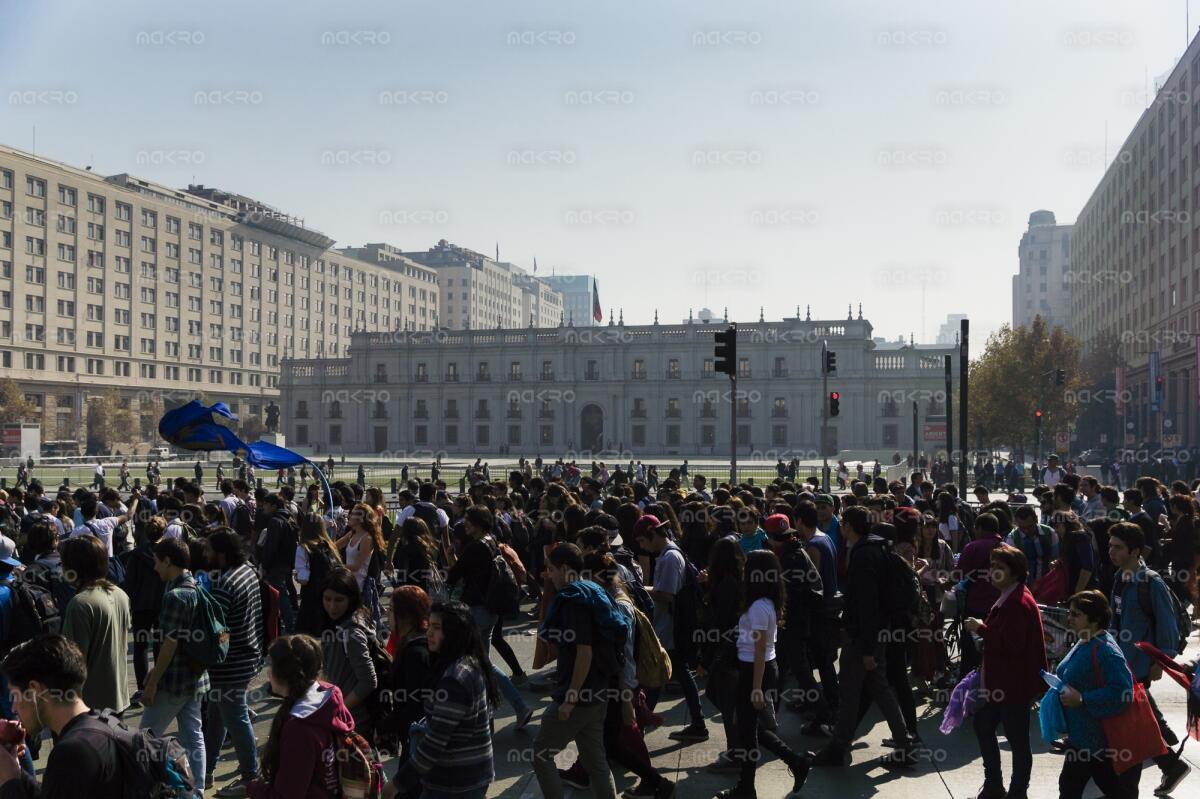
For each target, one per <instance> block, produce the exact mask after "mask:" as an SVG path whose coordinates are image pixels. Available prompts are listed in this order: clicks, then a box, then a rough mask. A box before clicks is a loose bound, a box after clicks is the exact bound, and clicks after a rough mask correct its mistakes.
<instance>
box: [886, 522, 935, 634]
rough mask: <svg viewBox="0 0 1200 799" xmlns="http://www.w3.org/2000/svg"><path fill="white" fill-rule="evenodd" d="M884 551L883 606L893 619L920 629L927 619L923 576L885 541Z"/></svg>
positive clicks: (909, 626)
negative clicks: (923, 609)
mask: <svg viewBox="0 0 1200 799" xmlns="http://www.w3.org/2000/svg"><path fill="white" fill-rule="evenodd" d="M883 551H884V569H883V607H884V608H885V609H886V610H887V611H888V612H889V613H890V615H891V620H892V621H894V622H896V623H898V624H904V625H907V626H908V628H909V629H919V628H920V627H921V626H922V625H923V623H924V622H925V621H927V619H924V618H922V616H923V613H922V606H921V600H922V598H923V596H924V593H923V592H922V591H921V578H919V577H918V576H917V573H916V572H915V571H913V568H912V566H909V565H908V562H907V561H905V560H904V558H902V557H901V556H900V554H899V553H898V552H896V550H895V549H893V548H892V546H891V545H890V544H888V543H886V542H885V543H884V544H883Z"/></svg>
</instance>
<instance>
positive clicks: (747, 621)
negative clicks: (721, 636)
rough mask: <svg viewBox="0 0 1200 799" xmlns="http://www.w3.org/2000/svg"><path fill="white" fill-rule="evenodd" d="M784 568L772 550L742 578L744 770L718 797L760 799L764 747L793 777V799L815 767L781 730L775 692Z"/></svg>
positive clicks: (752, 556)
mask: <svg viewBox="0 0 1200 799" xmlns="http://www.w3.org/2000/svg"><path fill="white" fill-rule="evenodd" d="M782 572H783V566H781V565H780V562H779V558H778V557H777V556H776V555H775V553H774V552H772V551H770V550H756V551H753V552H750V553H749V554H747V556H746V566H745V569H744V571H743V577H742V591H741V593H742V597H741V607H742V615H741V616H740V617H739V619H738V625H737V630H738V632H737V660H738V678H737V710H736V715H737V729H738V751H739V752H740V753H741V772H740V774H739V777H738V782H737V785H735V786H734V787H733V788H727V789H725V790H722V791H718V792H717V794H716V796H717V799H755V798H756V797H757V795H758V794H757V792H756V790H755V786H754V777H755V771H756V769H757V768H758V761H759V759H760V757H761V753H760V751H759V744H760V743H761V744H762V745H763V746H765V747H766V748H768V749H770V750H771V751H772V752H774V753H775V754H776V755H778V756H779V758H780V760H782V761H783V762H784V763H785V764H787V767H788V770H789V771H790V772H791V774H792V789H791V792H790V793H789V794H788V796H789V797H792V796H795V795H797V794H799V792H800V790H801V789H802V788H803V787H804V783H805V781H806V780H807V779H808V772H809V769H810V768H811V763H810V760H811V758H810V756H809V755H808V753H803V754H802V753H799V752H796V751H794V750H793V749H792V748H791V747H789V746H788V745H787V744H786V743H784V742H783V739H782V738H780V737H779V735H778V733H777V732H776V729H777V723H776V721H775V715H774V707H775V688H776V685H777V683H778V679H779V669H778V665H777V663H776V657H775V642H776V635H777V630H778V626H779V620H780V618H781V617H782V616H783V615H785V609H786V607H787V595H786V587H785V584H784V580H783V574H782Z"/></svg>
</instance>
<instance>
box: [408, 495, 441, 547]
mask: <svg viewBox="0 0 1200 799" xmlns="http://www.w3.org/2000/svg"><path fill="white" fill-rule="evenodd" d="M413 516H416V517H417V518H418V519H420V520H421V521H423V522H425V526H426V527H428V528H429V534H430V535H431V536H433V540H434V541H441V539H442V522H441V519H439V518H438V512H437V505H434V504H433V503H432V502H417V503H415V504H414V505H413Z"/></svg>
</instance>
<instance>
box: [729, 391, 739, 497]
mask: <svg viewBox="0 0 1200 799" xmlns="http://www.w3.org/2000/svg"><path fill="white" fill-rule="evenodd" d="M729 390H730V391H731V392H733V402H731V403H729V489H730V490H731V491H733V490H736V488H737V484H738V482H737V403H738V395H737V371H736V370H735V371H734V373H733V374H731V375H730V376H729Z"/></svg>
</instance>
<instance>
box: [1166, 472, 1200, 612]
mask: <svg viewBox="0 0 1200 799" xmlns="http://www.w3.org/2000/svg"><path fill="white" fill-rule="evenodd" d="M1167 510H1168V514H1169V515H1170V517H1171V543H1170V545H1169V546H1168V547H1167V552H1166V554H1167V557H1168V559H1169V561H1168V562H1169V563H1170V566H1171V569H1170V572H1171V574H1173V575H1175V579H1174V580H1172V581H1171V583H1170V584H1171V589H1172V590H1173V591H1174V592H1175V595H1176V596H1177V597H1179V601H1180V602H1181V603H1183V605H1184V607H1187V604H1188V603H1189V602H1193V601H1195V599H1196V569H1197V567H1200V558H1198V557H1197V555H1198V554H1200V552H1198V550H1197V546H1196V545H1197V540H1196V539H1197V536H1196V502H1195V500H1193V499H1192V498H1191V497H1190V496H1187V495H1183V496H1179V495H1176V496H1173V497H1171V499H1170V501H1169V503H1168V505H1167ZM1197 604H1198V605H1200V603H1197ZM1184 632H1187V631H1186V630H1185V631H1184Z"/></svg>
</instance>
